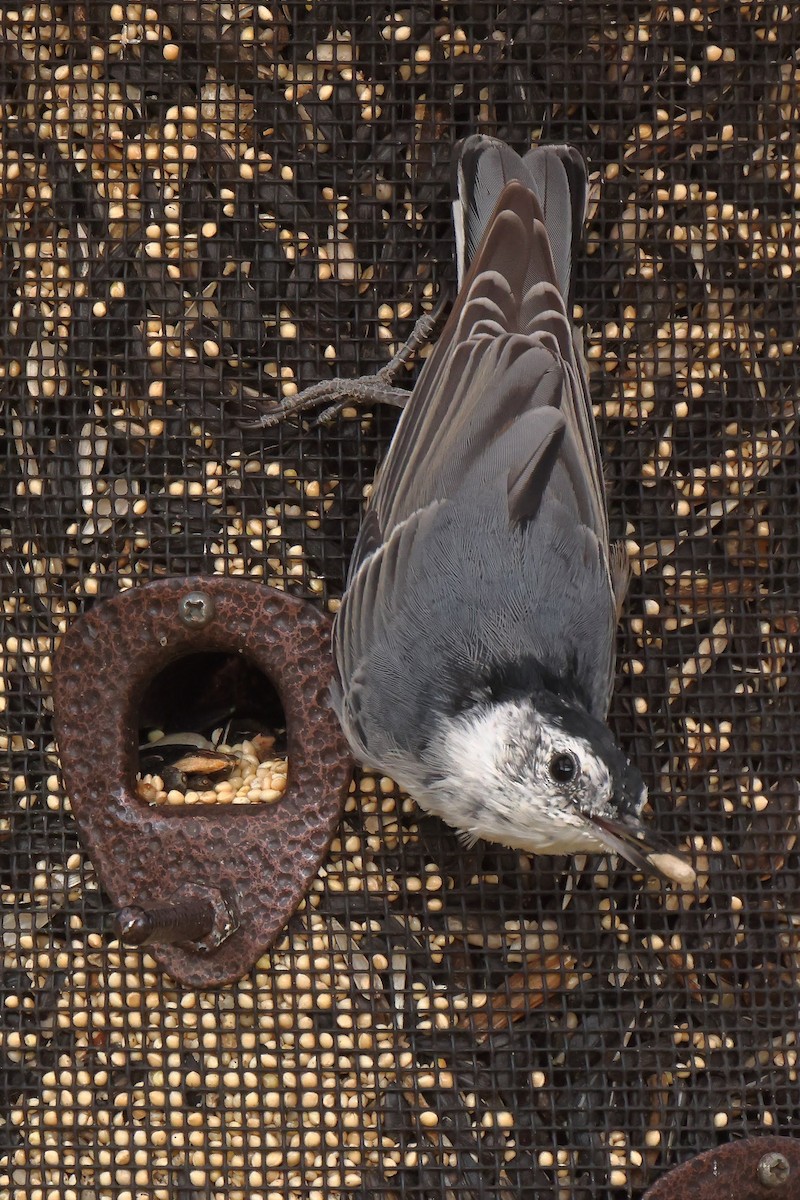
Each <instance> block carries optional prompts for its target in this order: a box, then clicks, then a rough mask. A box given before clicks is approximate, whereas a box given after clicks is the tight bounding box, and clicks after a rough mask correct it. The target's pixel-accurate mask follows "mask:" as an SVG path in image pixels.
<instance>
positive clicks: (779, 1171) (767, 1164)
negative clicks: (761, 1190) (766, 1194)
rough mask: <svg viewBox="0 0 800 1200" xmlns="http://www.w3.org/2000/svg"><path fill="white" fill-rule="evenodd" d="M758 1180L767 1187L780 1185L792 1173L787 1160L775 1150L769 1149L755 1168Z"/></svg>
mask: <svg viewBox="0 0 800 1200" xmlns="http://www.w3.org/2000/svg"><path fill="white" fill-rule="evenodd" d="M756 1173H757V1175H758V1182H759V1183H761V1184H763V1186H764V1187H767V1188H777V1187H781V1186H782V1185H783V1184H784V1183H786V1180H787V1179H788V1178H789V1176H790V1175H791V1173H792V1168H791V1167H790V1166H789V1160H788V1158H786V1157H785V1156H784V1155H783V1154H780V1153H779V1151H777V1150H770V1152H769V1154H765V1155H764V1157H763V1158H762V1159H761V1160H760V1162H759V1164H758V1169H757V1172H756Z"/></svg>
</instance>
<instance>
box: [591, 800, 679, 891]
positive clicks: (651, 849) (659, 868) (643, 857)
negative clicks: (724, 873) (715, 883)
mask: <svg viewBox="0 0 800 1200" xmlns="http://www.w3.org/2000/svg"><path fill="white" fill-rule="evenodd" d="M588 820H589V821H590V823H591V824H592V825H593V826H594V829H595V832H596V834H597V838H598V840H599V841H601V842H602V843H603V845H604V846H607V847H608V849H609V850H613V851H614V853H616V854H621V855H622V857H623V858H627V860H628V862H630V863H633V865H634V866H635V867H638V868H639V870H640V871H644V872H645V874H648V875H649V874H652V873H653V872H654V871H656V872H657V873H658V874H659V875H663V876H664V878H665V879H670V880H672V882H673V883H678V884H680V885H681V886H682V887H691V886H692V884H693V883H694V881H695V878H696V874H695V870H694V867H693V866H692V865H691V863H689V862H687V860H686V859H685V858H682V857H681V856H680V855H679V854H676V853H675V851H674V850H673V849H672V847H671V846H670V845H669V843H668V842H666V841H665V840H664V839H663V838H660V837H658V835H656V834H653V833H651V832H650V830H649V829H647V828H646V827H645V826H644V825H643V824H642V822H641V821H640V820H639V818H638V817H634V816H624V817H622V816H620V817H606V816H602V815H600V814H598V813H592V814H589V816H588Z"/></svg>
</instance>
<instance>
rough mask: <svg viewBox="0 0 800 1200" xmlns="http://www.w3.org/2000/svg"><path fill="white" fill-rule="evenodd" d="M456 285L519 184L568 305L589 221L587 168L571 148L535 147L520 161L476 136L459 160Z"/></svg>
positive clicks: (455, 218) (497, 143) (455, 219)
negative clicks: (535, 204) (532, 202)
mask: <svg viewBox="0 0 800 1200" xmlns="http://www.w3.org/2000/svg"><path fill="white" fill-rule="evenodd" d="M455 163H456V167H455V171H456V181H455V182H456V188H455V190H456V199H455V200H454V201H453V223H454V226H455V231H456V254H457V259H458V283H459V287H460V286H461V284H462V283H463V280H464V276H465V275H466V273H467V271H468V270H469V267H470V264H471V263H472V261H473V259H474V257H475V253H476V251H477V249H478V246H479V245H480V243H481V240H482V238H483V235H484V233H485V232H486V229H487V227H488V225H489V222H490V220H491V218H492V214H493V213H494V211H495V208H496V207H497V201H498V200H499V198H500V194H501V192H502V191H503V188H504V187H505V185H506V184H507V183H509V182H511V180H513V179H516V180H519V181H520V182H521V183H524V184H525V185H526V187H529V188H530V189H531V191H533V193H534V194H535V196H536V197H537V199H538V201H539V206H540V208H541V210H542V216H543V218H544V224H545V228H546V229H547V236H548V240H549V242H550V248H551V250H552V254H553V265H554V267H555V277H556V280H557V282H558V285H559V290H560V291H561V294H562V296H563V297H564V299H565V301H567V302H568V301H569V292H570V275H571V268H572V258H573V254H574V252H575V247H576V244H577V242H578V240H579V239H580V236H581V232H582V229H583V223H584V220H585V217H586V195H587V179H586V167H585V165H584V162H583V159H582V158H581V156H580V154H579V153H578V151H577V150H575V149H574V148H573V147H572V146H547V145H541V146H534V147H533V149H532V150H529V151H528V153H527V154H526V155H525V156H524V158H521V157H520V155H519V154H517V153H516V152H515V151H514V150H512V149H511V147H510V146H506V145H505V143H503V142H500V141H497V140H496V139H495V138H490V137H485V136H484V135H483V134H475V135H473V136H472V137H468V138H466V139H465V140H464V141H463V142H462V143H461V144H460V146H459V147H457V150H456V155H455Z"/></svg>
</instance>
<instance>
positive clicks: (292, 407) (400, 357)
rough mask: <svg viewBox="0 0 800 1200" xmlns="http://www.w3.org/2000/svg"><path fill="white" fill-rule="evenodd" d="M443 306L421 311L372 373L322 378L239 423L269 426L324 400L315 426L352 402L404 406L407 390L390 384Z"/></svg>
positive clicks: (428, 336)
mask: <svg viewBox="0 0 800 1200" xmlns="http://www.w3.org/2000/svg"><path fill="white" fill-rule="evenodd" d="M443 307H444V304H443V303H441V302H440V303H439V304H437V305H436V307H435V309H434V310H433V311H432V312H430V313H424V314H423V315H422V316H421V317H420V318H419V320H418V321H417V323H416V325H415V326H414V328H413V329H412V330H411V334H410V335H409V337H408V338H407V340H406V341H405V342H404V343H403V345H402V346H401V347H400V349H399V350H398V351H397V353H396V354H395V355H394V356H393V357H392V358H390V360H389V362H388V363H385V364H384V366H382V367H381V368H380V370H378V371H376V372H375V374H374V375H361V376H359V377H358V378H357V379H326V380H323V382H322V383H315V384H312V386H311V387H307V388H305V389H304V390H303V391H302V392H299V393H298V394H297V395H296V396H287V397H286V398H285V399H284V400H281V401H279V402H278V403H277V404H274V405H271V406H270V408H269V409H268V411H267V412H265V413H262V414H261V416H260V417H259V418H258V420H256V421H248V422H243V421H241V422H239V424H240V425H241V427H242V428H243V429H271V428H273V427H274V426H275V425H279V424H280V423H281V421H285V420H286V418H287V417H293V416H295V415H296V414H297V413H301V412H305V411H306V410H307V409H309V408H316V407H317V406H318V405H320V404H325V403H326V401H327V402H328V403H327V407H326V408H324V409H323V411H322V412H321V413H320V415H319V416H318V417H317V420H316V422H315V424H317V425H324V424H327V423H328V422H329V421H332V420H333V419H334V417H336V416H338V414H339V413H340V412H341V411H342V409H343V408H345V407H346V406H347V405H348V403H350V402H352V401H356V402H357V403H360V404H393V405H394V406H395V407H396V408H404V407H405V404H406V401H407V400H408V397H409V396H410V395H411V393H410V392H408V391H406V390H405V389H404V388H398V387H394V386H393V385H394V381H395V379H396V377H397V376H398V375H399V373H400V371H401V370H402V369H403V367H404V366H405V365H406V364H407V363H408V362H410V361H411V359H412V358H413V357H414V355H415V354H417V353H418V351H420V350H421V349H422V348H423V346H426V345H427V344H428V342H429V341H430V340H431V336H432V335H433V331H434V330H435V328H436V326H437V324H438V322H439V317H440V316H441V312H442V309H443Z"/></svg>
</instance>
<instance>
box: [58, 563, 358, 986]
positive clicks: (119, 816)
mask: <svg viewBox="0 0 800 1200" xmlns="http://www.w3.org/2000/svg"><path fill="white" fill-rule="evenodd" d="M215 651H217V652H218V651H223V652H227V653H239V654H244V655H246V656H247V657H248V658H249V660H250V661H251V662H252V663H253V664H254V665H255V666H256V667H258V668H259V669H260V670H261V671H263V673H264V674H265V675H266V676H267V678H268V679H269V680H270V681H271V683H273V684H274V686H275V688H276V690H277V691H278V694H279V696H280V699H281V703H282V704H283V709H284V713H285V716H286V724H287V737H288V749H289V772H288V779H287V785H286V791H285V792H284V794H283V796H282V797H281V799H280V801H279V802H278V803H276V804H274V805H269V806H264V805H240V806H236V807H231V806H225V807H224V808H223V807H215V806H208V807H204V808H202V809H198V808H195V807H191V808H183V807H181V808H180V809H178V808H172V807H170V808H166V807H158V808H156V807H151V806H149V805H147V804H146V803H144V801H142V800H141V799H140V798H139V797H138V796H137V795H136V792H135V775H136V769H137V743H138V738H137V732H138V731H137V714H138V709H139V704H140V701H141V698H142V696H143V694H144V692H145V689H146V688H147V686H148V684H149V683H150V682H151V681H152V680H153V679H154V678H155V677H156V675H157V674H158V673H159V672H160V671H162V670H163V669H164V667H166V666H167V665H169V663H171V662H173V661H175V660H176V659H178V658H182V657H185V656H186V655H189V654H196V653H207V652H215ZM332 677H333V663H332V657H331V652H330V621H329V620H328V619H327V618H326V617H325V616H323V615H322V614H320V613H319V612H318V611H317V610H316V609H314V608H312V607H311V606H310V605H308V604H306V603H305V602H303V601H301V600H298V599H296V598H295V597H293V596H289V595H286V594H285V593H283V592H279V591H276V590H275V589H273V588H269V587H267V586H265V585H263V584H260V583H257V582H254V581H249V580H244V579H217V578H194V579H167V580H159V581H156V582H153V583H150V584H145V585H142V586H141V587H138V588H135V589H133V590H132V591H129V592H125V593H123V594H121V595H119V596H117V597H115V598H114V599H112V600H109V601H107V602H105V603H103V604H99V605H97V606H96V607H94V608H92V609H91V610H90V611H89V612H88V613H87V614H85V615H84V616H83V617H81V618H80V619H78V620H76V621H75V622H74V623H73V624H72V626H71V627H70V629H69V630H68V632H67V633H66V635H65V637H64V640H63V642H62V645H61V647H60V650H59V653H58V656H57V660H56V670H55V679H54V702H55V723H56V733H57V738H58V745H59V751H60V757H61V766H62V770H63V774H64V782H65V785H66V788H67V792H68V794H69V796H70V799H71V802H72V808H73V811H74V814H75V819H76V820H77V822H78V825H79V828H80V830H81V833H82V835H83V839H84V841H85V843H86V845H87V847H88V849H89V852H90V854H91V857H92V860H93V862H94V865H95V867H96V869H97V873H98V876H99V878H100V881H101V883H102V885H103V887H104V888H105V890H106V892H107V893H108V894H109V896H110V897H111V899H112V900H113V902H114V903H115V904H116V905H118V906H119V907H120V908H121V909H123V910H127V911H123V912H122V913H121V914H120V923H121V926H122V929H123V932H125V931H127V932H128V933H130V934H131V936H132V937H133V939H134V940H136V941H138V942H139V943H142V942H145V941H147V942H155V943H156V944H155V945H154V946H153V954H154V955H155V957H156V958H157V959H158V961H159V962H160V964H161V965H162V966H163V968H164V970H165V971H167V972H168V974H169V975H171V976H172V977H173V978H174V979H176V980H177V981H178V982H180V983H183V984H185V985H187V986H193V987H209V986H212V987H213V986H219V985H222V984H226V983H230V982H231V981H233V980H235V979H238V978H239V977H241V976H242V975H243V974H244V973H245V972H246V971H247V970H248V969H249V968H250V967H251V966H252V964H253V963H254V962H255V961H256V960H257V959H258V958H259V956H260V955H261V954H263V953H264V951H265V950H267V949H268V948H269V946H270V944H271V943H272V942H273V940H274V939H275V937H276V936H277V935H278V933H279V932H280V931H281V929H282V928H283V927H284V925H285V924H286V922H287V920H288V919H289V917H290V916H291V915H292V913H293V912H294V910H295V909H296V907H297V905H298V904H299V903H300V901H301V900H302V899H303V896H304V895H305V893H306V890H307V888H308V885H309V883H310V881H311V880H312V879H313V877H314V875H315V873H316V871H317V869H318V867H319V864H320V862H321V861H322V858H323V856H324V855H325V852H326V850H327V848H328V846H329V844H330V840H331V838H332V836H333V832H334V829H335V827H336V824H337V822H338V819H339V816H340V814H341V810H342V806H343V803H344V797H345V794H346V791H347V787H348V784H349V781H350V778H351V774H352V767H353V764H352V761H351V759H350V756H349V754H348V751H347V746H346V743H345V741H344V738H343V736H342V733H341V730H340V729H339V725H338V722H337V720H336V716H335V714H334V713H333V711H332V709H331V708H330V705H329V701H328V693H329V688H330V684H331V681H332ZM167 943H178V944H167Z"/></svg>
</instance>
